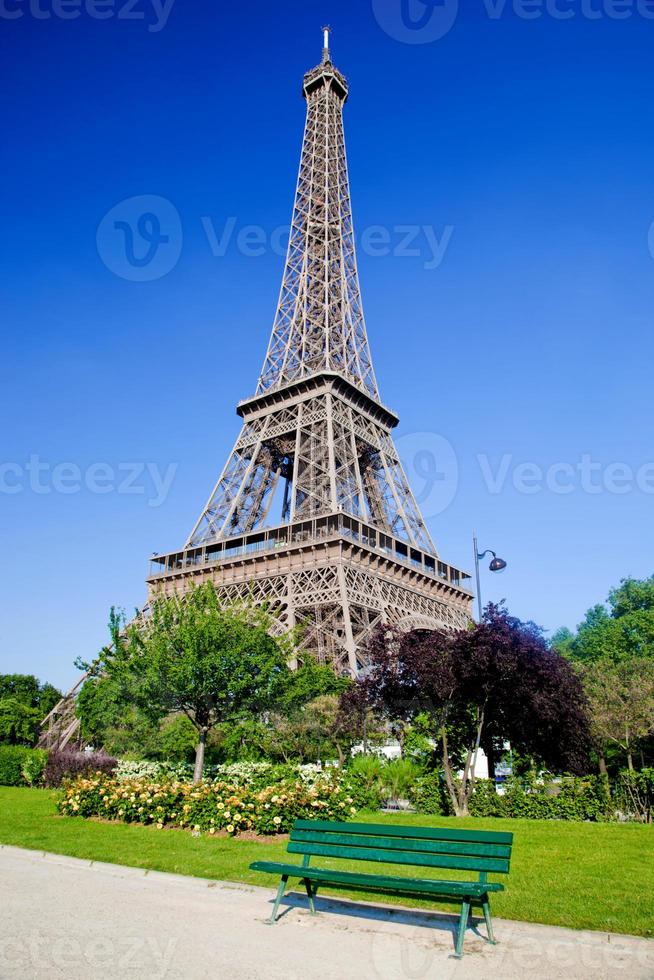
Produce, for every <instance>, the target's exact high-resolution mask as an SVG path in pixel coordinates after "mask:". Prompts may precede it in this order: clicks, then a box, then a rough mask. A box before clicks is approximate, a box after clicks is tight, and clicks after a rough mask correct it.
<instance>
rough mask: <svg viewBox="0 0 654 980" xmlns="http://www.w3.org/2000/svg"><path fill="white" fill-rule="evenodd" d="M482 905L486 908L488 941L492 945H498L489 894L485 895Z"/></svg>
mask: <svg viewBox="0 0 654 980" xmlns="http://www.w3.org/2000/svg"><path fill="white" fill-rule="evenodd" d="M481 907H482V908H483V910H484V919H485V920H486V935H487V937H488V938H487V940H486V942H487V943H490V944H491V945H492V946H497V940H496V939H495V936H494V934H493V922H492V920H491V913H490V902H489V900H488V895H484V897H483V900H482V903H481Z"/></svg>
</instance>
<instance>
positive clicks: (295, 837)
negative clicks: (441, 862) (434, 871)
mask: <svg viewBox="0 0 654 980" xmlns="http://www.w3.org/2000/svg"><path fill="white" fill-rule="evenodd" d="M343 827H344V828H345V827H347V824H344V825H343ZM291 840H292V841H306V842H307V843H313V844H324V845H328V846H331V845H332V844H344V845H347V846H348V847H360V848H362V849H365V848H370V847H373V848H375V850H377V849H378V848H380V847H383V848H385V849H386V850H405V851H412V852H416V864H419V863H420V862H419V860H418V859H417V858H418V854H420V853H425V854H462V855H466V856H471V857H473V856H478V857H499V858H507V859H508V858H509V857H510V855H511V846H510V845H509V844H478V843H475V842H472V841H444V840H433V839H426V838H411V837H387V836H386V835H383V836H381V835H380V836H378V837H373V836H372V835H370V836H366V835H364V834H350V833H345V831H343V832H342V833H333V834H332V833H330V834H325V832H324V831H323V830H296V829H295V828H293V830H292V831H291ZM362 857H363V858H364V859H365V857H366V855H365V853H364V854H362Z"/></svg>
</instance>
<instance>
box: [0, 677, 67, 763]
mask: <svg viewBox="0 0 654 980" xmlns="http://www.w3.org/2000/svg"><path fill="white" fill-rule="evenodd" d="M60 699H61V692H60V691H58V690H57V688H56V687H53V685H52V684H47V683H45V684H41V683H40V681H39V680H38V679H37V678H36V677H34V675H33V674H0V742H8V743H9V744H10V745H34V744H35V742H36V740H37V738H38V734H39V726H40V723H41V722H42V721H43V719H44V718H45V716H46V715H47V714H48V713H49V712H50V711H51V710H52V709H53V708H54V706H55V705H56V704H57V702H58V701H59V700H60Z"/></svg>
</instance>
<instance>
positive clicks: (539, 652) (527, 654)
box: [362, 605, 590, 816]
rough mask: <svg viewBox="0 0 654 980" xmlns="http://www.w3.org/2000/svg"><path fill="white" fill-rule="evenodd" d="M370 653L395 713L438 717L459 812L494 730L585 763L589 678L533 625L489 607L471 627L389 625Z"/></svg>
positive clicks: (569, 762) (569, 765) (550, 759)
mask: <svg viewBox="0 0 654 980" xmlns="http://www.w3.org/2000/svg"><path fill="white" fill-rule="evenodd" d="M368 658H369V662H370V667H369V669H368V672H367V676H366V678H365V681H363V682H362V683H363V684H365V685H367V686H368V688H369V690H370V692H371V693H372V696H373V698H374V701H375V703H376V705H377V706H378V708H379V709H380V710H383V711H384V712H385V713H386V715H387V717H388V718H389V719H392V720H394V719H400V720H401V721H402V722H403V723H404V724H410V723H412V722H415V721H416V719H418V718H419V716H420V715H426V716H427V717H428V718H429V720H430V724H431V732H432V737H434V738H435V739H437V740H438V741H439V743H440V748H441V761H442V766H443V772H444V777H445V782H446V785H447V790H448V793H449V796H450V799H451V802H452V806H453V809H454V811H455V813H456V814H457V815H459V816H462V815H465V814H467V812H468V802H469V800H470V798H471V796H472V792H473V789H474V783H475V776H474V770H475V763H476V758H477V755H478V752H479V748H480V745H481V742H482V739H483V738H484V736H488V735H491V736H492V737H495V738H503V739H508V740H510V741H511V743H512V745H514V746H515V747H516V748H517V749H518V750H519V751H524V752H528V753H530V754H532V755H534V756H536V757H537V758H538V759H540V760H541V761H542V762H543V763H544V764H546V765H547V766H548V767H550V768H552V769H555V770H557V771H563V770H565V771H569V772H584V771H585V768H586V765H587V759H588V748H589V745H590V732H589V721H588V715H587V705H586V701H585V697H584V694H583V689H582V686H581V683H580V681H579V678H578V677H577V675H576V673H575V671H574V670H573V668H572V667H571V665H570V664H569V663H568V662H567V661H566V660H565V659H564V658H563V657H561V656H560V655H559V654H557V653H555V652H554V651H552V650H551V649H550V648H549V647H548V646H547V644H546V642H545V640H544V639H543V636H542V632H541V630H539V629H538V628H537V627H536V626H535V625H534V624H533V623H523V622H521V621H520V620H518V619H516V618H514V617H511V616H509V614H508V613H507V611H506V610H505V609H504V608H501V607H498V606H493V605H489V606H487V608H486V611H485V614H484V618H483V621H482V622H481V623H480V624H475V625H474V626H473V627H472V628H471V629H469V630H462V631H458V632H437V631H435V632H427V631H419V630H415V631H412V632H410V633H405V634H398V633H397V632H396V631H394V630H392V629H389V628H383V629H381V630H379V631H378V632H377V633H376V635H375V636H374V637H373V639H372V641H371V643H370V644H369V648H368ZM459 768H461V769H462V772H461V776H460V778H459V779H457V770H458V769H459Z"/></svg>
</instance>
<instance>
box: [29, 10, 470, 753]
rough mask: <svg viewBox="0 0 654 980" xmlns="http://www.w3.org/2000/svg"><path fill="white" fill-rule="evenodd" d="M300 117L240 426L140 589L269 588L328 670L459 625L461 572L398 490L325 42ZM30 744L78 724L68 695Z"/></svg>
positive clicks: (403, 488) (254, 594)
mask: <svg viewBox="0 0 654 980" xmlns="http://www.w3.org/2000/svg"><path fill="white" fill-rule="evenodd" d="M302 92H303V95H304V98H305V100H306V103H307V116H306V125H305V129H304V138H303V142H302V153H301V157H300V171H299V176H298V182H297V190H296V193H295V205H294V208H293V219H292V224H291V233H290V239H289V245H288V252H287V255H286V263H285V267H284V275H283V278H282V285H281V290H280V293H279V301H278V305H277V312H276V315H275V320H274V323H273V328H272V334H271V337H270V343H269V344H268V350H267V353H266V357H265V360H264V363H263V369H262V371H261V375H260V377H259V382H258V385H257V389H256V393H255V395H254V396H253V397H251V398H247V399H246V400H245V401H242V402H240V403H239V405H238V406H237V409H236V410H237V413H238V415H239V416H240V417H241V418H242V420H243V427H242V429H241V432H240V434H239V436H238V439H237V440H236V443H235V445H234V449H233V450H232V453H231V455H230V457H229V459H228V460H227V463H226V465H225V468H224V469H223V471H222V473H221V475H220V478H219V480H218V482H217V483H216V486H215V487H214V489H213V490H212V492H211V496H210V497H209V500H208V502H207V504H206V506H205V508H204V510H203V511H202V513H201V515H200V517H199V519H198V521H197V523H196V524H195V526H194V528H193V530H192V531H191V533H190V535H189V537H188V539H187V541H186V543H185V545H184V547H183V548H182V549H181V550H180V551H175V552H171V553H168V554H162V555H153V556H152V558H151V560H150V573H149V576H148V579H147V583H148V593H149V599H150V598H152V597H154V596H156V595H171V594H172V593H174V592H181V593H184V592H186V591H187V590H188V589H189V588H191V587H192V586H193V585H196V584H200V583H202V582H205V581H212V582H213V583H214V585H215V586H216V588H217V590H218V591H219V592H220V594H221V595H222V596H223V597H224V598H225V599H226V600H228V601H230V600H231V601H238V600H239V599H246V598H249V599H251V600H253V601H255V602H260V603H264V602H265V603H267V604H268V606H269V608H270V610H271V612H273V613H274V614H275V615H276V622H277V623H278V627H279V630H280V632H283V631H286V630H288V629H291V628H293V627H295V626H300V627H301V629H302V631H303V633H302V648H303V649H304V650H306V651H307V652H309V653H311V654H312V655H313V656H315V657H316V658H317V659H318V660H319V661H320V662H322V663H330V664H331V665H332V666H333V668H334V670H336V671H337V672H338V673H348V674H351V675H355V674H356V673H357V672H358V671H359V670H360V669H361V668H362V667H364V666H365V663H364V658H365V653H364V650H365V641H366V639H367V638H368V637H369V636H370V634H371V632H372V631H373V630H374V628H375V627H376V626H377V625H378V624H380V623H382V622H386V623H391V624H393V625H396V626H399V627H400V628H406V629H413V628H419V627H423V628H426V629H439V628H440V629H442V628H457V627H464V626H466V625H467V623H468V622H469V619H470V614H471V602H472V593H471V591H470V589H469V588H468V586H467V584H466V583H467V581H468V580H469V578H470V576H469V575H468V574H466V573H465V572H462V571H459V570H457V569H456V568H454V567H453V566H451V565H449V564H447V563H446V562H444V561H442V560H441V559H440V557H439V555H438V553H437V551H436V548H435V546H434V544H433V542H432V540H431V537H430V535H429V532H428V530H427V528H426V526H425V522H424V520H423V518H422V515H421V513H420V510H419V508H418V505H417V504H416V501H415V499H414V497H413V494H412V493H411V489H410V487H409V484H408V481H407V478H406V475H405V473H404V470H403V468H402V464H401V462H400V459H399V456H398V454H397V450H396V449H395V446H394V444H393V439H392V437H391V431H392V430H393V429H394V428H395V426H396V425H397V423H398V421H399V419H398V417H397V415H395V414H394V413H393V412H392V411H391V410H390V409H389V408H387V407H386V406H385V405H384V404H383V403H382V402H381V401H380V398H379V390H378V388H377V381H376V379H375V373H374V370H373V366H372V360H371V357H370V348H369V346H368V337H367V334H366V327H365V322H364V318H363V308H362V303H361V292H360V289H359V277H358V273H357V263H356V251H355V244H354V231H353V225H352V208H351V204H350V188H349V180H348V171H347V160H346V156H345V138H344V133H343V106H344V104H345V102H346V101H347V98H348V85H347V81H346V79H345V78H344V76H343V75H342V74H341V73H340V71H338V69H337V68H335V67H334V65H333V64H332V61H331V57H330V52H329V28H325V29H324V47H323V55H322V62H321V63H320V64H319V65H318V66H317V67H316V68H313V69H312V70H311V71H310V72H308V73H307V74H306V75H305V76H304V83H303V87H302ZM83 680H84V678H82V679H81V680H80V681H78V683H77V685H76V687H75V688H73V690H72V691H70V692H69V694H67V695H66V696H65V697H64V698H63V699H62V701H60V702H59V704H58V705H57V706H56V707H55V708H54V709H53V711H52V712H51V713H50V715H48V717H47V718H46V719H45V720H44V722H43V725H42V735H41V739H40V743H39V744H41V745H44V746H47V747H52V746H56V745H59V746H60V747H63V745H65V744H68V743H70V742H72V741H74V740H75V739H76V738H78V732H79V723H78V721H77V719H76V715H75V697H76V694H77V692H78V690H79V688H80V686H81V683H82V682H83Z"/></svg>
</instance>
